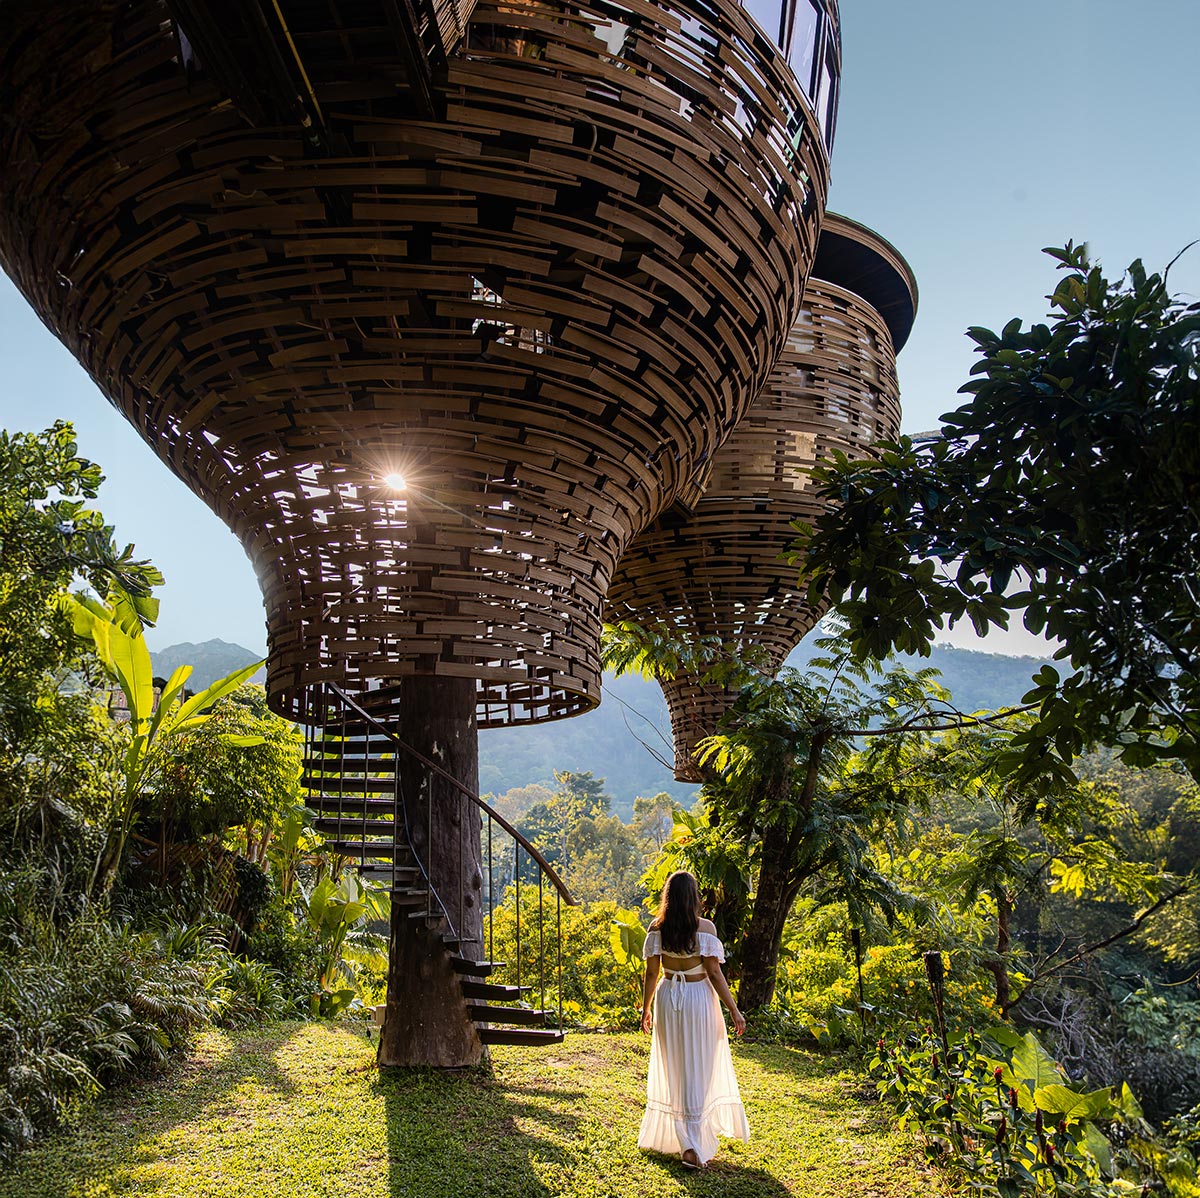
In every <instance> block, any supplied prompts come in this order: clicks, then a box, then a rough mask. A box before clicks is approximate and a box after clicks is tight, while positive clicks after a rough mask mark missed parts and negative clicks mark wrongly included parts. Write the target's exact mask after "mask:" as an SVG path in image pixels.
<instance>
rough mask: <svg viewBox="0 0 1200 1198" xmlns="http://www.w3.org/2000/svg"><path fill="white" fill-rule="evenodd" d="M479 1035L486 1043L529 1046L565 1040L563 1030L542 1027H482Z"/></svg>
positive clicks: (558, 1042) (557, 1042)
mask: <svg viewBox="0 0 1200 1198" xmlns="http://www.w3.org/2000/svg"><path fill="white" fill-rule="evenodd" d="M478 1035H479V1038H480V1040H482V1041H483V1042H484V1044H524V1045H527V1046H529V1047H541V1046H545V1045H549V1044H561V1043H562V1042H563V1033H562V1032H560V1031H558V1030H557V1029H551V1028H540V1027H481V1028H479V1030H478Z"/></svg>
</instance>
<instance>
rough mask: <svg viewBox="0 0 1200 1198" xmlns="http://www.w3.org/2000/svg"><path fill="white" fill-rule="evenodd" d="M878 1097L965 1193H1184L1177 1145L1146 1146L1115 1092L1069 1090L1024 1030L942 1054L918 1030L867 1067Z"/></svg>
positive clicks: (1190, 1174) (1009, 1196) (1098, 1197)
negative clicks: (1159, 1189) (1157, 1188)
mask: <svg viewBox="0 0 1200 1198" xmlns="http://www.w3.org/2000/svg"><path fill="white" fill-rule="evenodd" d="M870 1069H871V1074H872V1076H873V1077H874V1078H875V1079H876V1087H877V1089H878V1092H879V1095H880V1097H881V1099H883V1100H884V1101H886V1102H889V1103H891V1104H892V1105H893V1106H894V1107H895V1109H896V1111H897V1113H898V1114H899V1116H900V1120H899V1121H900V1124H901V1126H904V1125H907V1124H912V1125H915V1126H916V1127H917V1128H918V1129H919V1131H920V1133H921V1136H922V1139H923V1141H924V1144H925V1149H926V1152H927V1154H928V1156H929V1157H930V1159H931V1160H933V1161H935V1162H937V1163H939V1164H942V1165H944V1166H946V1167H948V1168H949V1169H950V1170H952V1171H953V1172H954V1173H956V1174H958V1175H959V1177H960V1179H961V1181H962V1182H963V1184H964V1186H965V1187H967V1188H969V1190H970V1192H971V1193H973V1194H979V1195H987V1196H993V1195H994V1196H995V1198H1017V1196H1018V1195H1022V1194H1063V1195H1079V1196H1083V1195H1087V1196H1094V1198H1116V1196H1117V1195H1129V1194H1133V1193H1137V1192H1139V1191H1141V1192H1145V1188H1146V1187H1149V1186H1152V1185H1155V1184H1156V1182H1157V1181H1158V1180H1161V1181H1162V1182H1165V1183H1166V1185H1167V1188H1168V1190H1169V1192H1171V1193H1172V1194H1180V1195H1183V1194H1194V1193H1195V1171H1194V1162H1193V1161H1192V1159H1191V1157H1190V1154H1188V1153H1187V1151H1186V1150H1185V1149H1182V1148H1178V1147H1176V1148H1174V1149H1172V1148H1171V1147H1170V1146H1169V1145H1166V1144H1164V1143H1162V1142H1156V1141H1155V1139H1154V1137H1153V1131H1152V1129H1151V1128H1150V1126H1149V1124H1147V1123H1146V1122H1145V1120H1144V1118H1143V1117H1142V1111H1141V1108H1140V1107H1139V1105H1138V1103H1137V1101H1136V1099H1135V1098H1134V1096H1133V1094H1132V1092H1131V1091H1130V1089H1129V1087H1128V1086H1127V1085H1122V1086H1120V1087H1119V1088H1115V1089H1109V1088H1108V1087H1102V1088H1100V1089H1096V1090H1091V1091H1089V1090H1087V1088H1086V1087H1085V1086H1082V1085H1078V1084H1072V1083H1070V1082H1069V1081H1068V1079H1067V1077H1066V1074H1065V1072H1064V1071H1063V1070H1062V1068H1061V1067H1060V1066H1059V1065H1058V1063H1057V1062H1056V1061H1055V1060H1054V1058H1053V1057H1051V1056H1050V1055H1049V1053H1047V1052H1046V1050H1045V1049H1044V1048H1043V1047H1042V1045H1041V1043H1040V1042H1039V1041H1038V1040H1037V1038H1036V1037H1035V1036H1034V1035H1033V1033H1031V1032H1026V1033H1024V1034H1023V1035H1022V1034H1018V1033H1017V1032H1015V1031H1013V1030H1012V1029H1011V1028H1008V1027H995V1028H992V1029H990V1030H989V1031H987V1032H985V1033H983V1034H982V1035H976V1034H975V1033H974V1032H968V1033H967V1034H966V1035H965V1036H959V1037H956V1038H955V1039H954V1040H952V1041H950V1043H949V1046H948V1051H947V1049H946V1048H945V1047H944V1046H943V1045H942V1044H941V1042H940V1041H939V1039H938V1038H937V1037H936V1036H935V1035H934V1034H933V1032H932V1030H931V1029H930V1028H929V1027H925V1028H924V1029H923V1030H922V1029H920V1028H918V1029H916V1031H915V1032H914V1033H913V1034H911V1035H909V1036H908V1037H906V1038H904V1039H903V1040H900V1041H899V1042H897V1043H895V1044H894V1045H889V1044H888V1043H887V1042H885V1041H884V1040H883V1039H880V1040H879V1041H878V1044H877V1051H876V1053H875V1056H874V1057H873V1059H872V1060H871V1062H870Z"/></svg>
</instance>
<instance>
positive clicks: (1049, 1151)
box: [1046, 1144, 1054, 1165]
mask: <svg viewBox="0 0 1200 1198" xmlns="http://www.w3.org/2000/svg"><path fill="white" fill-rule="evenodd" d="M1046 1164H1048V1165H1052V1164H1054V1145H1053V1144H1047V1145H1046Z"/></svg>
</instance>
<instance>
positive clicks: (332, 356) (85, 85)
mask: <svg viewBox="0 0 1200 1198" xmlns="http://www.w3.org/2000/svg"><path fill="white" fill-rule="evenodd" d="M832 3H833V0H830V5H832ZM451 7H453V10H454V13H457V14H458V16H457V17H455V18H454V20H458V19H460V18H465V17H466V14H467V13H468V12H469V13H470V16H469V20H467V24H466V35H465V37H464V38H462V39H461V40H457V39H456V34H455V32H454V20H451V18H450V17H449V16H447V6H446V5H445V4H442V5H440V6H437V7H436V8H434V9H428V8H424V9H422V10H421V11H423V12H426V13H428V12H433V13H434V15H435V16H437V17H438V20H439V21H441V22H442V24H439V33H438V36H437V37H433V36H432V35H429V28H430V27H429V23H428V21H426V22H425V23H424V24H423V25H422V26H421V30H419V31H418V33H419V34H420V36H415V35H414V31H413V29H412V28H411V27H406V26H405V25H404V20H403V19H400V20H399V21H398V20H397V15H396V14H397V12H398V11H399V6H398V5H397V4H396V3H395V0H390V2H389V0H320V2H318V0H278V2H273V3H265V2H261V0H246V3H244V4H234V3H231V0H171V2H170V3H168V2H167V0H125V2H122V3H110V2H106V3H98V2H96V0H46V2H45V3H43V4H40V5H36V6H30V5H20V4H6V5H3V6H2V7H0V113H2V114H3V117H4V119H3V121H0V262H2V264H3V266H4V269H5V270H6V271H7V272H8V273H9V275H10V276H11V277H12V278H13V280H14V281H15V282H16V284H17V286H18V287H19V288H20V289H21V291H22V292H23V293H24V294H25V296H26V297H27V298H28V299H29V301H30V303H31V304H32V305H33V306H34V307H35V309H36V310H37V311H38V313H39V314H40V315H41V317H42V319H43V320H44V321H45V322H46V323H47V325H49V327H50V328H51V329H52V330H53V331H54V332H55V333H56V334H57V335H58V336H59V338H60V339H61V340H62V341H63V342H64V343H65V344H66V345H67V346H68V347H69V348H70V349H71V351H72V352H73V353H74V354H75V355H76V356H77V357H78V359H79V360H80V361H81V362H82V363H83V365H84V366H85V368H86V369H87V370H88V371H89V373H90V374H91V375H92V377H93V378H94V379H95V380H96V382H97V383H98V384H99V386H100V387H101V389H102V390H103V391H104V393H105V394H106V395H107V396H108V397H109V398H110V400H111V401H112V402H113V404H114V405H116V407H117V408H118V409H119V410H120V411H121V412H123V413H124V414H125V416H126V417H128V419H129V420H130V421H132V422H133V423H134V424H135V426H136V427H137V428H138V430H139V431H140V433H141V435H142V436H143V437H144V438H145V440H146V441H147V443H148V444H149V445H150V446H151V447H152V448H153V450H154V451H155V453H157V454H158V455H159V457H160V458H162V460H163V461H164V462H166V463H167V465H168V466H169V467H170V468H171V469H172V470H173V471H174V472H175V473H176V474H177V475H178V476H179V477H180V478H181V479H183V480H184V481H185V482H186V483H187V485H188V486H189V487H191V488H192V489H193V490H194V491H195V492H196V493H197V494H199V495H200V496H202V497H203V498H204V499H205V501H206V502H207V503H208V504H209V505H210V506H211V507H212V508H213V510H214V511H215V512H216V513H217V514H218V515H219V516H220V517H221V519H222V520H224V521H225V522H226V523H227V524H228V525H229V527H230V528H231V529H233V531H234V532H235V533H236V534H237V536H238V537H239V538H240V540H241V542H242V544H243V545H244V546H245V548H246V551H247V553H248V554H249V555H250V557H251V559H252V560H253V562H254V564H255V567H256V570H257V572H258V575H259V578H260V581H261V585H262V589H263V594H264V599H265V607H266V616H267V625H268V639H269V665H268V691H269V695H270V701H271V704H272V706H273V707H274V708H275V709H276V710H278V711H280V712H282V713H284V714H287V715H290V716H292V717H295V718H303V719H308V720H312V719H314V718H318V714H319V713H318V710H317V709H316V707H315V699H314V695H315V693H316V692H317V691H318V690H319V689H320V687H321V686H322V685H323V684H325V683H336V684H338V685H340V686H341V687H343V688H344V689H345V690H346V691H347V692H348V693H351V694H354V695H356V696H358V697H359V698H360V699H361V700H362V702H363V703H364V704H366V705H367V706H368V707H370V709H371V710H372V711H374V712H377V713H381V714H386V712H387V711H388V710H390V709H391V707H392V706H393V705H394V704H396V703H397V702H398V701H399V700H398V697H397V696H398V692H399V689H400V685H401V683H402V680H403V679H405V678H406V677H409V676H411V675H420V676H424V677H428V676H433V677H445V678H448V679H454V678H470V679H474V680H476V682H477V685H478V696H479V719H480V723H481V724H482V725H484V726H488V725H499V724H506V723H511V722H518V721H524V720H538V719H547V718H553V717H556V716H562V715H567V714H570V713H572V712H574V711H577V710H580V709H582V708H585V707H588V706H591V705H593V704H594V703H595V702H596V701H597V700H598V693H599V692H598V687H599V667H598V634H599V622H600V607H601V602H602V599H603V596H604V594H605V592H606V590H607V588H608V583H609V580H610V577H611V574H612V571H613V568H614V565H615V563H616V561H617V560H618V558H619V557H620V556H621V554H622V553H623V551H624V549H625V548H626V546H627V545H628V543H629V542H630V540H631V539H632V537H633V536H634V535H635V534H636V533H637V532H638V531H639V530H640V529H642V528H643V527H645V526H646V525H647V524H648V523H649V522H650V521H652V520H653V519H654V517H655V516H656V515H657V514H658V513H659V512H660V511H661V510H663V509H664V507H666V506H667V505H668V504H670V503H672V502H673V501H675V500H676V498H677V497H679V496H681V495H682V496H684V497H685V498H688V497H690V498H694V495H692V494H691V492H689V487H692V486H694V483H693V480H694V478H695V476H696V475H697V473H698V472H699V471H700V469H701V467H702V464H703V463H705V462H706V461H707V460H709V459H711V457H712V455H713V454H714V453H715V452H716V450H717V448H718V447H719V446H720V445H721V443H722V442H723V441H724V440H725V439H726V438H727V436H728V434H729V433H730V431H731V430H732V429H733V428H734V426H735V425H736V424H737V422H738V421H739V420H740V419H741V417H742V416H743V415H744V414H745V412H746V410H747V408H748V407H749V404H750V402H751V400H752V399H753V398H754V396H755V395H757V394H758V392H759V391H760V390H761V388H762V384H763V383H764V382H765V380H766V377H767V375H768V373H769V371H770V369H771V367H772V365H773V364H774V362H775V359H776V357H777V356H778V353H779V351H780V349H781V347H782V346H783V344H784V341H785V339H786V337H787V333H788V329H789V328H790V327H791V326H792V324H793V322H794V320H795V315H796V311H797V309H798V297H799V295H800V293H801V290H802V286H803V282H804V279H805V276H806V275H807V273H808V271H809V269H810V268H811V265H812V262H813V259H814V254H815V248H816V240H817V236H818V232H819V225H820V221H821V218H822V213H823V207H824V199H825V192H826V186H827V157H826V150H825V146H824V144H823V140H822V130H821V128H820V125H819V123H818V121H817V119H816V117H815V115H814V112H813V108H812V107H811V105H810V104H809V102H808V101H807V99H806V98H805V97H804V95H803V94H802V91H801V89H800V87H799V86H798V85H797V83H796V80H795V78H794V76H793V75H792V73H791V72H790V70H789V68H788V65H787V61H786V59H785V57H784V55H783V53H782V52H781V51H780V50H779V49H778V47H777V46H776V45H775V43H774V42H773V41H772V40H771V39H770V38H768V37H766V36H764V35H763V33H762V31H761V30H759V29H758V27H757V26H756V25H754V24H753V23H752V22H751V20H750V19H749V18H748V17H747V15H746V14H745V12H744V11H743V9H742V8H741V7H740V6H739V5H738V4H737V3H735V2H734V0H662V2H659V3H650V2H647V0H620V2H616V0H613V2H609V0H581V2H571V0H503V2H502V3H501V2H498V0H479V3H478V4H476V5H475V7H474V9H473V10H471V9H470V7H469V4H462V5H458V6H451ZM438 14H440V16H439V15H438ZM823 20H824V21H825V23H826V27H827V29H829V30H832V31H833V33H834V34H836V8H833V7H829V8H828V9H827V10H825V11H824V13H823ZM410 25H411V22H410ZM427 35H428V36H427ZM422 39H424V41H422ZM822 44H823V45H829V46H832V47H835V48H836V36H826V37H825V40H824V42H823V43H822ZM830 53H832V51H830ZM422 55H424V57H422ZM422 63H423V64H424V65H422ZM823 119H826V121H827V118H823ZM827 123H828V121H827ZM401 477H402V478H403V480H404V481H403V485H401V482H400V478H401ZM389 479H390V481H389Z"/></svg>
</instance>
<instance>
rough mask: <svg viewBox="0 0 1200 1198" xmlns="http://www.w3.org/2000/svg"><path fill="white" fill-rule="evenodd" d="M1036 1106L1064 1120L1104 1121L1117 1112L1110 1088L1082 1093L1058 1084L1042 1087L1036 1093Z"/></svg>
mask: <svg viewBox="0 0 1200 1198" xmlns="http://www.w3.org/2000/svg"><path fill="white" fill-rule="evenodd" d="M1033 1101H1034V1104H1035V1105H1036V1106H1037V1107H1038V1109H1039V1110H1042V1111H1045V1112H1046V1114H1047V1115H1058V1116H1059V1117H1060V1118H1062V1119H1067V1120H1072V1119H1102V1118H1104V1117H1106V1116H1110V1115H1112V1114H1113V1113H1114V1112H1115V1108H1114V1106H1113V1100H1112V1095H1111V1094H1110V1093H1109V1090H1108V1087H1107V1086H1105V1087H1103V1088H1102V1089H1099V1090H1092V1091H1091V1092H1089V1093H1082V1092H1080V1091H1079V1090H1072V1089H1071V1088H1070V1087H1068V1086H1063V1085H1060V1084H1058V1083H1054V1084H1051V1085H1049V1086H1041V1087H1039V1088H1038V1089H1037V1090H1035V1091H1034V1095H1033Z"/></svg>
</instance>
